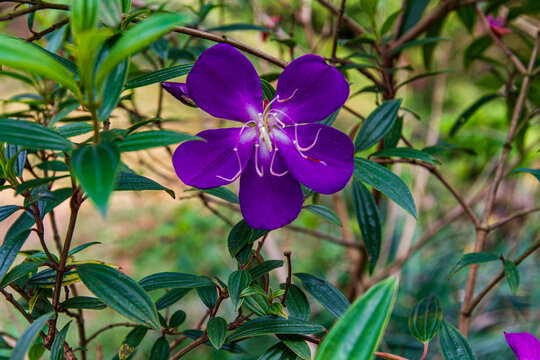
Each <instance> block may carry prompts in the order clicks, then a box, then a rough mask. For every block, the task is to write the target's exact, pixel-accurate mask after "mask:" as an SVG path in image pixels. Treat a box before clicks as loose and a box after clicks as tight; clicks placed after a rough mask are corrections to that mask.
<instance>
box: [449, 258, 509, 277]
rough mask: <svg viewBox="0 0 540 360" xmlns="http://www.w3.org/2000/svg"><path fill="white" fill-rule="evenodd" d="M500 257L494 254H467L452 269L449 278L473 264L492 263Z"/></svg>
mask: <svg viewBox="0 0 540 360" xmlns="http://www.w3.org/2000/svg"><path fill="white" fill-rule="evenodd" d="M498 259H499V257H498V256H497V255H494V254H488V253H480V252H479V253H469V254H465V255H463V256H462V257H461V259H459V260H458V262H457V263H456V265H454V267H453V268H452V270H451V271H450V275H448V278H451V277H452V276H454V275H456V274H457V272H458V271H459V270H461V269H463V268H464V267H466V266H469V265H472V264H482V263H486V262H490V261H495V260H498Z"/></svg>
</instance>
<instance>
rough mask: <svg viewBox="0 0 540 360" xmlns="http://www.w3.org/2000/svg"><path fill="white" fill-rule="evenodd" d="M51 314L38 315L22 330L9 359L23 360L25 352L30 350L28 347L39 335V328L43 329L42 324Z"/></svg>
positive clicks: (43, 324)
mask: <svg viewBox="0 0 540 360" xmlns="http://www.w3.org/2000/svg"><path fill="white" fill-rule="evenodd" d="M51 316H52V313H49V314H45V315H42V316H40V317H39V318H37V319H36V320H35V321H34V322H33V323H32V324H30V326H28V327H27V328H26V330H24V333H23V334H22V335H21V337H20V338H19V340H18V341H17V344H16V345H15V348H14V349H13V352H12V353H11V357H10V358H9V359H10V360H24V358H25V355H26V353H27V352H28V350H30V347H31V346H32V344H33V343H34V341H35V340H36V338H37V337H38V336H39V333H40V331H41V329H43V326H45V323H46V322H47V320H49V319H50V318H51Z"/></svg>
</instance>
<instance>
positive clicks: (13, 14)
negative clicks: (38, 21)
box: [0, 2, 69, 21]
mask: <svg viewBox="0 0 540 360" xmlns="http://www.w3.org/2000/svg"><path fill="white" fill-rule="evenodd" d="M44 9H55V10H68V9H69V6H67V5H62V4H51V3H46V2H39V3H36V5H34V6H29V7H27V8H26V9H22V10H19V11H14V12H10V13H9V14H7V15H4V16H0V21H6V20H11V19H15V18H16V17H19V16H23V15H26V14H29V13H33V12H36V11H38V10H44Z"/></svg>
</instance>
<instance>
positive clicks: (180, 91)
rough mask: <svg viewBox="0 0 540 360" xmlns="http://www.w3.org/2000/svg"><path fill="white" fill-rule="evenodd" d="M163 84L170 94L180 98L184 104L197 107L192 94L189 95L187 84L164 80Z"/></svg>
mask: <svg viewBox="0 0 540 360" xmlns="http://www.w3.org/2000/svg"><path fill="white" fill-rule="evenodd" d="M161 86H163V88H164V89H165V90H167V92H168V93H169V94H171V95H172V96H174V97H175V98H177V99H178V100H180V102H181V103H182V104H184V105H187V106H191V107H197V105H195V103H194V102H193V99H192V98H191V96H189V91H188V89H187V86H186V84H182V83H176V82H170V81H164V82H162V83H161Z"/></svg>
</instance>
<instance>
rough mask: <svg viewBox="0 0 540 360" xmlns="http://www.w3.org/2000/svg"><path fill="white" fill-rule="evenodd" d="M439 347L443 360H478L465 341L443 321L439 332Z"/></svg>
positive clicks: (456, 330) (454, 329) (451, 326)
mask: <svg viewBox="0 0 540 360" xmlns="http://www.w3.org/2000/svg"><path fill="white" fill-rule="evenodd" d="M439 347H440V348H441V352H442V354H443V358H444V360H478V357H477V356H476V354H475V353H474V351H473V349H472V348H471V345H469V342H468V341H467V339H465V337H464V336H463V335H461V333H460V332H459V330H458V329H456V328H455V327H454V326H453V325H452V324H449V323H447V322H446V321H444V320H443V322H442V326H441V330H440V331H439Z"/></svg>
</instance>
